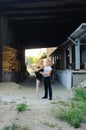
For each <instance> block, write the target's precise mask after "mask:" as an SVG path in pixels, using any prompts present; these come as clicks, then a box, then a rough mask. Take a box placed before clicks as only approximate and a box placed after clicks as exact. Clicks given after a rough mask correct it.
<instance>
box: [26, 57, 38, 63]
mask: <svg viewBox="0 0 86 130" xmlns="http://www.w3.org/2000/svg"><path fill="white" fill-rule="evenodd" d="M25 62H26V64H28V63H31V64H37V63H38V57H33V56H28V57H27V58H26V61H25Z"/></svg>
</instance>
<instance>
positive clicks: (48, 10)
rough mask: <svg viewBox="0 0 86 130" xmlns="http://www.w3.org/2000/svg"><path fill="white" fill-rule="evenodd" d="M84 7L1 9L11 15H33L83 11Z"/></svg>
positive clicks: (85, 9) (5, 13)
mask: <svg viewBox="0 0 86 130" xmlns="http://www.w3.org/2000/svg"><path fill="white" fill-rule="evenodd" d="M85 11H86V8H85V7H80V8H72V7H71V8H61V9H60V10H59V9H58V8H40V9H39V8H37V9H28V10H27V9H24V10H21V9H16V10H9V11H3V14H4V15H8V16H12V15H14V16H15V15H33V14H34V15H35V14H52V13H69V14H70V13H74V12H76V13H79V12H80V13H81V12H83V13H85Z"/></svg>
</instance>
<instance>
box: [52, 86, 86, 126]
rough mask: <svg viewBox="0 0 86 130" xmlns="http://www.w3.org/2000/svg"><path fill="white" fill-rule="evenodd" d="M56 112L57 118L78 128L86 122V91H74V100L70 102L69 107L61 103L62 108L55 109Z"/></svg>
mask: <svg viewBox="0 0 86 130" xmlns="http://www.w3.org/2000/svg"><path fill="white" fill-rule="evenodd" d="M60 102H61V101H60ZM54 112H55V116H56V118H59V119H61V120H65V121H67V122H68V123H69V124H70V125H72V126H74V127H75V128H78V127H79V126H80V123H81V122H86V89H84V88H76V89H74V98H73V99H72V100H70V103H69V104H68V103H67V105H65V104H64V103H60V107H59V108H57V109H56V108H55V111H54Z"/></svg>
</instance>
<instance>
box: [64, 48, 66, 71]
mask: <svg viewBox="0 0 86 130" xmlns="http://www.w3.org/2000/svg"><path fill="white" fill-rule="evenodd" d="M64 69H66V50H64Z"/></svg>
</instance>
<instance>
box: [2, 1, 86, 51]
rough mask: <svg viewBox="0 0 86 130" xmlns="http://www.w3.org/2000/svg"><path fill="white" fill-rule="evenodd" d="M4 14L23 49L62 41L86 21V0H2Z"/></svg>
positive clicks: (16, 41)
mask: <svg viewBox="0 0 86 130" xmlns="http://www.w3.org/2000/svg"><path fill="white" fill-rule="evenodd" d="M0 13H1V14H3V15H4V16H6V18H7V20H8V26H10V27H11V28H12V30H13V32H14V33H13V35H14V39H15V43H18V42H19V43H21V45H22V46H23V48H25V49H27V48H38V47H40V48H42V47H54V46H59V45H60V44H62V43H63V42H64V41H65V40H66V39H67V37H68V36H69V35H70V34H71V33H72V32H73V31H74V30H75V29H76V28H77V27H78V26H79V25H80V24H81V23H83V22H86V1H85V0H82V1H81V0H0Z"/></svg>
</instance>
